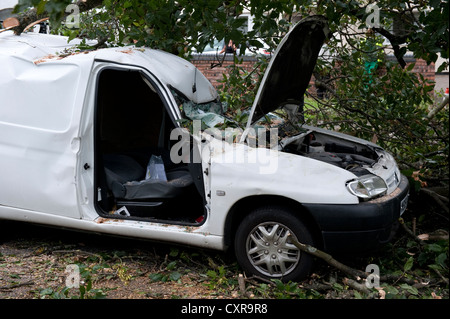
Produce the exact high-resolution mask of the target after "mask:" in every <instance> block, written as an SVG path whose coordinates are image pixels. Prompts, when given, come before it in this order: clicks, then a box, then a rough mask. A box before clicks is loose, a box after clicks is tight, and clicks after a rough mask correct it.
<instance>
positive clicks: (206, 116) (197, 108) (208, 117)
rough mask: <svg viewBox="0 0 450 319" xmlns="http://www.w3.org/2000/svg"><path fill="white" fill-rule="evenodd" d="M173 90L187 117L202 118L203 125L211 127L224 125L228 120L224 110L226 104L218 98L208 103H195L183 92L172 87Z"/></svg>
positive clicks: (190, 118)
mask: <svg viewBox="0 0 450 319" xmlns="http://www.w3.org/2000/svg"><path fill="white" fill-rule="evenodd" d="M171 92H172V95H173V97H174V98H175V101H176V102H177V105H178V108H179V109H180V111H181V113H182V114H183V115H184V117H185V118H187V119H189V120H192V121H193V120H200V121H201V122H202V126H206V127H209V128H212V127H216V126H218V125H222V124H224V123H225V122H226V118H225V116H224V112H225V111H226V105H224V104H222V103H221V102H220V101H219V100H218V99H217V100H214V101H210V102H207V103H201V104H198V103H194V102H193V101H191V100H189V99H188V98H186V97H185V96H184V95H183V93H181V92H179V91H178V90H176V89H175V88H171Z"/></svg>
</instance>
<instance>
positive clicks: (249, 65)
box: [191, 55, 256, 88]
mask: <svg viewBox="0 0 450 319" xmlns="http://www.w3.org/2000/svg"><path fill="white" fill-rule="evenodd" d="M222 58H223V55H221V56H219V59H220V60H221V59H222ZM239 59H240V60H242V63H241V64H240V66H241V67H243V68H244V69H245V70H247V71H251V70H252V69H253V65H254V63H255V61H256V58H255V57H252V56H244V57H239ZM191 62H192V63H193V64H194V65H195V66H196V67H197V68H198V69H199V70H200V72H202V73H203V74H204V75H205V76H206V78H207V79H208V80H209V81H210V82H211V84H212V85H213V86H214V87H216V88H217V86H218V85H220V83H218V81H220V80H222V79H223V74H224V73H226V72H227V67H228V66H230V65H232V64H233V63H234V57H233V56H232V55H227V56H225V59H224V60H223V63H222V64H221V65H218V64H219V61H218V59H217V57H216V55H197V56H194V57H193V59H192V60H191ZM220 62H222V60H221V61H220ZM211 66H214V67H213V68H211Z"/></svg>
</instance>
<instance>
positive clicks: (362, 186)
mask: <svg viewBox="0 0 450 319" xmlns="http://www.w3.org/2000/svg"><path fill="white" fill-rule="evenodd" d="M347 188H348V190H349V191H350V193H352V194H353V195H355V196H358V197H360V198H366V199H367V198H373V197H376V196H379V195H383V194H384V193H386V191H387V186H386V183H385V182H384V180H383V179H382V178H381V177H378V176H375V175H364V176H361V177H359V178H358V179H355V180H352V181H349V182H347Z"/></svg>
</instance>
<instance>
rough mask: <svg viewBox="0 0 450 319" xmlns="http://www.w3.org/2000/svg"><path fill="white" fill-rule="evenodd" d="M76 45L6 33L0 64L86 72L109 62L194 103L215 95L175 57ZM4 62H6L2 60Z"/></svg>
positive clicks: (1, 42)
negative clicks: (137, 70)
mask: <svg viewBox="0 0 450 319" xmlns="http://www.w3.org/2000/svg"><path fill="white" fill-rule="evenodd" d="M80 42H81V40H79V39H75V40H72V41H70V42H68V38H67V37H63V36H57V35H48V34H40V33H24V34H22V35H20V36H17V35H14V34H13V32H12V31H6V32H3V33H0V64H1V65H9V66H10V68H12V69H14V64H15V62H18V60H20V62H21V63H20V64H22V66H21V67H23V62H25V61H27V62H30V64H28V67H29V68H33V67H39V65H41V64H42V63H56V64H61V63H62V64H65V63H70V64H76V65H78V66H79V67H80V68H89V69H90V68H91V67H92V65H93V63H94V61H96V60H102V61H109V62H114V63H120V64H127V65H133V66H139V67H142V68H145V69H147V70H148V71H149V72H151V73H153V74H154V75H155V76H156V77H157V78H158V79H159V80H160V81H162V82H164V83H165V84H166V85H170V86H172V87H174V88H176V89H177V90H178V91H180V92H182V93H183V94H184V95H185V96H186V97H187V98H189V99H190V100H192V101H193V102H195V103H206V102H210V101H212V100H215V99H216V98H217V92H216V90H215V89H214V87H213V86H212V84H211V83H210V82H209V81H208V79H206V77H204V75H203V74H201V72H199V71H197V69H196V68H195V66H194V65H193V64H191V63H190V62H188V61H186V60H184V59H182V58H179V57H177V56H175V55H172V54H170V53H167V52H163V51H160V50H155V49H149V48H138V47H135V46H127V47H115V48H105V49H98V50H93V51H81V52H80V51H78V52H77V51H75V50H74V48H75V46H76V45H77V44H79V43H80ZM6 59H7V60H9V61H2V60H6ZM11 71H12V70H11ZM13 73H15V72H13ZM10 75H12V74H10ZM43 80H44V79H43ZM194 83H195V88H196V90H193V86H194Z"/></svg>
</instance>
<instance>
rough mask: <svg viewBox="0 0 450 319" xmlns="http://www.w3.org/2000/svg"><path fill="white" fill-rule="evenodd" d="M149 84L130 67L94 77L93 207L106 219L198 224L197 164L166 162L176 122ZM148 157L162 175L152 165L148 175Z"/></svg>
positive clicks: (199, 187) (200, 204) (200, 202)
mask: <svg viewBox="0 0 450 319" xmlns="http://www.w3.org/2000/svg"><path fill="white" fill-rule="evenodd" d="M155 87H156V86H155V85H153V84H152V83H151V81H150V79H148V78H147V77H145V75H144V74H143V73H142V72H140V71H136V70H122V69H104V70H103V71H101V73H100V74H99V76H98V80H97V97H96V118H95V133H94V139H95V143H94V144H95V167H96V169H95V185H96V187H95V188H94V189H97V190H98V192H97V193H96V194H95V198H96V203H97V211H98V213H99V215H100V216H102V217H107V218H125V219H135V220H145V221H154V222H162V223H171V224H181V225H199V224H201V223H203V222H204V220H205V217H206V214H205V201H204V188H203V179H202V168H201V163H192V161H191V163H183V162H181V163H174V162H172V160H171V158H170V149H171V147H172V146H173V144H175V143H176V142H177V141H171V140H170V133H171V131H172V130H173V129H174V128H175V127H176V125H175V121H174V119H173V117H172V116H171V115H170V113H169V112H167V107H168V106H167V104H166V102H165V101H164V100H163V99H161V97H160V95H159V94H158V91H157V90H156V89H155ZM191 145H192V144H191ZM193 149H195V148H192V147H191V155H192V150H193ZM151 159H152V161H156V163H157V164H158V163H159V165H156V166H153V167H152V168H155V167H156V168H158V167H159V168H161V167H162V166H161V161H162V164H163V168H164V173H165V178H164V174H162V176H161V174H160V175H157V174H154V172H155V171H154V170H153V171H152V169H150V171H151V172H152V174H153V175H151V176H150V178H148V175H147V171H148V166H149V163H150V160H151Z"/></svg>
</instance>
